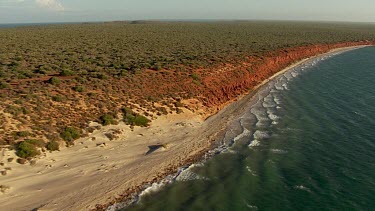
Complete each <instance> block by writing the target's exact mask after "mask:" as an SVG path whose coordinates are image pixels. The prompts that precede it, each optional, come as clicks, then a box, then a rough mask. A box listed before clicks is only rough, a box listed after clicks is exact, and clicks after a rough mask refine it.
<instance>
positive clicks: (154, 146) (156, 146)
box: [146, 144, 168, 155]
mask: <svg viewBox="0 0 375 211" xmlns="http://www.w3.org/2000/svg"><path fill="white" fill-rule="evenodd" d="M148 148H149V150H148V151H147V152H146V155H149V154H151V153H153V152H155V151H156V150H158V149H161V148H163V149H167V148H168V144H156V145H151V146H148Z"/></svg>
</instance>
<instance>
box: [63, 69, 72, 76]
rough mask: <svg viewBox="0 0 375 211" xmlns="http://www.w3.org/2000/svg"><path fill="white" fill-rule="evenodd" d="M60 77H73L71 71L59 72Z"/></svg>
mask: <svg viewBox="0 0 375 211" xmlns="http://www.w3.org/2000/svg"><path fill="white" fill-rule="evenodd" d="M60 75H61V76H72V75H74V72H73V71H71V70H62V71H61V72H60Z"/></svg>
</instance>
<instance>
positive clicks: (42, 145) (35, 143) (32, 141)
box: [25, 139, 46, 148]
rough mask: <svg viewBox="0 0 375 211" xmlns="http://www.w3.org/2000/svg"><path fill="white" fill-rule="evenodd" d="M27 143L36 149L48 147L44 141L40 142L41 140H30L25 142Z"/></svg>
mask: <svg viewBox="0 0 375 211" xmlns="http://www.w3.org/2000/svg"><path fill="white" fill-rule="evenodd" d="M25 142H27V143H29V144H32V145H34V146H36V147H40V148H42V147H45V146H46V143H44V141H42V140H40V139H28V140H25Z"/></svg>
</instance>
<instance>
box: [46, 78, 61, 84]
mask: <svg viewBox="0 0 375 211" xmlns="http://www.w3.org/2000/svg"><path fill="white" fill-rule="evenodd" d="M48 83H50V84H52V85H58V84H60V79H59V78H58V77H52V78H50V79H49V80H48Z"/></svg>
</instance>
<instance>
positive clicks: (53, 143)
mask: <svg viewBox="0 0 375 211" xmlns="http://www.w3.org/2000/svg"><path fill="white" fill-rule="evenodd" d="M46 148H47V150H49V151H58V150H59V149H60V146H59V143H57V142H56V141H50V142H48V143H47V145H46Z"/></svg>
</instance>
